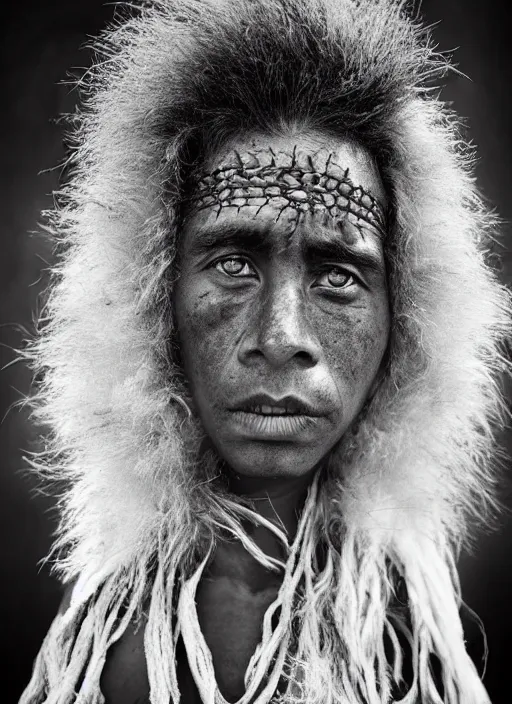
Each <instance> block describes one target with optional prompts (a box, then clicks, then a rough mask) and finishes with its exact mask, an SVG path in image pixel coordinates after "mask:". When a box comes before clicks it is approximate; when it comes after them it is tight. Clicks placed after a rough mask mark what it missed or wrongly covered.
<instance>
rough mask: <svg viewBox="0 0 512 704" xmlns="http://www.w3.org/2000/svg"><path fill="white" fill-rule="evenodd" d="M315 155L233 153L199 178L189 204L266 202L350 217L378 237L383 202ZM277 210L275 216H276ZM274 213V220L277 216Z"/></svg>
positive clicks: (197, 206) (222, 205)
mask: <svg viewBox="0 0 512 704" xmlns="http://www.w3.org/2000/svg"><path fill="white" fill-rule="evenodd" d="M315 157H316V155H309V154H303V153H297V149H296V148H295V149H294V151H293V153H292V154H287V153H283V152H279V153H275V152H273V151H272V149H268V150H265V151H257V152H249V153H247V154H244V155H243V156H241V155H240V154H239V153H238V152H236V151H234V152H233V153H232V155H231V156H230V157H229V158H228V160H227V161H225V162H224V163H223V164H222V165H221V166H220V167H219V168H217V169H215V170H214V171H212V172H211V173H209V174H207V175H204V176H202V177H201V178H200V179H199V181H198V182H197V185H196V188H195V191H194V193H193V195H192V196H191V197H190V198H189V200H188V202H189V203H190V204H191V208H192V210H195V211H197V210H202V209H204V208H209V207H217V208H218V211H217V212H218V213H219V212H220V211H221V210H222V208H225V207H236V208H238V209H240V208H242V207H244V206H247V205H251V206H259V207H260V208H263V207H264V206H265V205H268V204H269V203H270V202H271V203H272V205H273V206H276V205H277V206H278V207H280V211H281V212H280V214H281V213H282V212H284V211H285V210H287V209H290V208H291V209H292V210H294V211H295V212H296V213H297V217H299V216H300V214H301V213H307V212H310V213H313V212H315V213H319V214H321V213H322V212H323V213H325V216H326V217H330V218H331V217H332V218H335V219H336V220H344V219H345V218H348V220H349V221H350V222H352V223H353V224H354V225H355V226H357V227H359V228H361V227H364V224H365V223H366V225H370V226H371V227H373V228H374V229H375V230H376V231H377V232H378V233H379V234H380V236H381V237H384V235H385V231H386V216H385V211H384V208H383V206H382V205H381V204H380V202H379V201H378V200H377V199H376V198H375V197H374V196H373V195H371V194H370V193H368V192H367V191H365V190H364V189H363V188H362V187H361V186H356V185H354V183H353V182H352V180H351V179H350V177H349V170H348V169H343V168H342V167H341V166H339V165H338V164H336V163H335V162H334V161H333V160H332V154H331V155H329V156H328V158H327V160H326V159H325V158H323V159H322V161H323V165H320V164H319V163H315ZM280 214H279V216H280ZM279 216H278V219H279Z"/></svg>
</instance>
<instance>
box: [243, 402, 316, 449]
mask: <svg viewBox="0 0 512 704" xmlns="http://www.w3.org/2000/svg"><path fill="white" fill-rule="evenodd" d="M230 410H231V411H232V413H233V416H232V417H233V419H234V421H235V424H236V426H237V429H238V431H239V432H240V433H241V434H242V435H245V436H246V437H249V438H251V439H255V440H277V441H279V440H282V441H283V440H286V441H292V440H294V439H295V440H300V439H302V440H306V439H307V438H308V437H309V434H308V431H314V430H315V429H316V427H317V425H318V422H319V420H320V417H321V416H323V415H325V414H324V413H321V412H320V411H319V410H318V409H316V408H314V406H312V405H311V404H310V403H308V402H307V401H304V400H303V399H301V398H299V397H297V396H281V397H280V398H275V397H274V396H270V395H269V394H265V393H259V394H253V395H252V396H248V397H247V398H245V399H243V400H241V401H239V402H237V403H236V404H234V406H233V407H232V408H231V409H230Z"/></svg>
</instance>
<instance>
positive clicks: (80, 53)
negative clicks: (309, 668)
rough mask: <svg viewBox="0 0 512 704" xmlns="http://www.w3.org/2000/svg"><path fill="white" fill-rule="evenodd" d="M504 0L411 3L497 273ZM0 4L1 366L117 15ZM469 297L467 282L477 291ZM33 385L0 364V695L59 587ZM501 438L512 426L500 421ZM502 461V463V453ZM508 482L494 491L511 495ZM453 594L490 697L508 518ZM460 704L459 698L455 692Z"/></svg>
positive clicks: (509, 63)
mask: <svg viewBox="0 0 512 704" xmlns="http://www.w3.org/2000/svg"><path fill="white" fill-rule="evenodd" d="M507 5H508V1H507V0H488V1H487V2H482V0H464V2H461V0H424V2H423V6H422V13H423V15H424V17H425V18H426V20H427V23H429V24H433V23H437V22H438V21H439V20H440V23H439V24H438V25H437V26H436V27H435V36H436V38H437V40H438V42H439V46H440V48H441V49H442V50H452V49H457V51H456V59H457V63H458V66H459V68H460V71H461V72H462V73H463V74H466V75H467V76H470V77H471V80H470V79H468V78H464V77H462V76H456V75H453V76H451V77H450V78H449V80H448V83H447V86H446V89H445V91H444V97H445V99H447V100H449V101H451V102H452V103H453V105H454V107H455V109H456V110H457V111H458V112H459V113H460V114H461V115H463V116H464V117H466V118H468V123H469V135H470V136H471V138H472V139H474V141H475V142H476V143H477V144H478V145H479V155H480V161H479V164H478V168H477V175H478V179H479V182H480V185H481V187H482V189H483V191H484V193H485V195H486V196H487V197H488V199H489V201H490V202H491V203H492V204H494V205H495V206H496V208H497V210H498V212H499V213H500V215H501V216H502V217H503V218H504V220H505V226H504V235H505V236H504V240H503V248H502V258H503V271H502V276H503V279H504V280H505V281H507V282H509V283H510V282H511V280H512V242H511V237H512V227H511V225H510V221H511V219H512V202H511V199H510V196H509V194H510V192H511V190H512V161H511V155H512V133H511V129H510V125H511V123H512V91H511V89H510V86H511V84H512V59H511V56H512V53H511V48H510V42H511V39H510V25H509V21H508V17H507ZM9 11H10V14H9V16H7V14H6V11H5V9H4V10H3V14H2V17H1V20H0V22H1V29H0V34H1V41H0V55H1V63H0V66H1V69H2V71H1V75H0V86H1V91H2V98H3V100H2V107H1V108H0V127H1V128H0V140H1V149H0V158H1V159H2V162H3V163H2V166H1V168H0V174H1V179H2V181H1V188H0V199H1V215H2V217H1V218H0V227H1V234H0V342H1V345H0V367H1V366H4V365H9V363H10V362H11V361H12V360H13V358H14V356H15V355H14V353H13V351H12V349H11V348H16V347H18V346H19V345H20V344H21V340H22V339H23V332H22V331H21V330H20V326H21V327H25V328H26V329H27V330H28V331H30V330H32V329H33V326H32V321H33V317H34V315H35V313H36V312H37V296H38V293H39V291H40V290H41V286H42V285H43V284H44V269H45V267H46V262H48V261H49V259H50V251H49V248H48V245H47V244H46V243H45V242H44V241H43V240H42V239H41V238H39V237H38V236H37V235H34V234H33V233H34V232H37V228H38V221H39V213H40V211H41V210H42V209H44V208H46V207H50V206H51V203H52V198H51V192H52V190H53V189H55V188H56V187H57V184H58V181H59V170H58V169H55V168H54V167H57V165H58V164H59V163H60V162H61V160H62V157H63V155H64V149H63V146H62V136H63V135H62V126H61V125H59V124H58V123H57V121H56V118H57V117H58V116H59V114H61V113H63V112H68V111H70V110H71V109H72V107H73V105H74V102H75V100H76V92H75V91H74V90H72V87H71V86H70V85H66V84H65V83H62V81H63V80H65V79H66V76H69V74H70V72H71V74H73V72H74V73H75V74H78V73H80V71H79V70H74V67H77V68H78V69H79V67H82V66H87V65H88V63H89V54H88V51H87V50H85V49H81V47H82V46H83V44H84V42H86V41H87V39H88V37H89V36H91V35H94V34H96V33H97V32H98V31H99V30H100V29H101V28H102V27H103V26H104V24H105V22H107V21H108V20H109V19H110V18H111V17H112V16H113V14H114V7H113V4H110V5H108V6H106V5H104V4H103V3H102V2H101V0H51V1H50V2H46V3H39V2H36V0H24V1H23V2H19V3H17V4H14V3H13V4H11V6H10V8H9ZM475 296H478V291H475ZM29 385H30V372H29V370H28V369H27V368H26V367H24V366H23V365H21V364H13V365H9V366H7V367H6V368H5V369H4V370H3V371H2V372H1V373H0V421H2V422H1V424H0V565H1V569H2V574H1V580H0V609H1V615H0V646H1V650H2V652H1V653H0V668H1V669H0V673H1V675H2V677H1V680H0V701H1V702H6V704H8V703H9V702H16V701H17V698H18V696H19V694H20V692H21V689H22V687H23V685H24V683H26V681H27V679H28V677H29V674H30V669H31V664H32V660H33V658H34V657H35V654H36V652H37V649H38V647H39V645H40V642H41V640H42V638H43V637H44V634H45V632H46V630H47V628H48V626H49V624H50V621H51V619H52V618H53V616H54V614H55V612H56V610H57V607H58V603H59V600H60V587H59V585H58V583H57V582H56V581H55V580H54V579H53V578H52V577H50V576H49V572H48V567H47V566H46V567H45V566H42V567H41V566H40V565H38V563H39V561H40V560H41V559H42V558H43V557H44V556H45V554H47V551H48V549H49V545H50V540H51V533H52V531H53V530H54V528H55V516H54V514H53V512H52V508H53V502H52V500H51V498H49V497H45V496H42V495H36V494H34V486H33V483H32V482H31V480H30V478H29V477H27V476H26V473H25V470H24V463H23V460H22V451H23V450H27V449H31V448H32V449H33V448H35V447H36V445H37V440H38V438H37V435H36V432H35V431H34V430H33V429H32V428H31V427H30V425H29V423H28V419H27V413H26V411H20V410H17V409H16V408H14V409H12V408H11V407H12V404H14V403H15V402H16V401H19V400H20V399H21V398H23V396H24V394H26V393H27V391H28V389H29ZM504 443H505V445H506V446H507V447H508V448H509V451H510V450H512V432H510V431H508V432H506V433H505V434H504ZM508 464H509V465H510V462H509V463H508ZM511 487H512V484H509V483H508V482H507V485H506V486H504V489H503V500H504V502H505V504H506V505H507V506H508V507H509V508H512V488H511ZM460 571H461V578H462V587H463V594H464V597H465V599H466V601H467V602H468V603H469V605H470V606H471V607H472V608H473V609H475V610H476V611H477V613H478V614H479V615H480V616H481V618H482V619H483V621H484V623H485V627H486V631H487V636H488V641H489V649H490V655H489V661H488V668H487V674H486V677H485V682H486V685H487V687H488V690H489V693H490V695H491V698H492V701H493V702H494V703H495V704H501V703H503V704H505V703H506V702H507V703H508V702H509V701H510V696H507V691H508V689H509V687H508V680H509V668H510V667H511V666H512V661H511V659H510V654H511V650H512V649H511V648H510V646H509V628H510V626H511V625H512V519H511V518H510V517H509V515H508V514H507V513H505V515H504V517H503V520H502V526H501V529H500V530H499V531H498V532H495V533H493V534H491V535H485V536H483V537H482V538H481V540H480V541H479V543H478V545H477V546H476V549H475V551H474V554H472V555H471V556H465V557H464V558H463V559H462V560H461V563H460ZM461 704H462V703H461Z"/></svg>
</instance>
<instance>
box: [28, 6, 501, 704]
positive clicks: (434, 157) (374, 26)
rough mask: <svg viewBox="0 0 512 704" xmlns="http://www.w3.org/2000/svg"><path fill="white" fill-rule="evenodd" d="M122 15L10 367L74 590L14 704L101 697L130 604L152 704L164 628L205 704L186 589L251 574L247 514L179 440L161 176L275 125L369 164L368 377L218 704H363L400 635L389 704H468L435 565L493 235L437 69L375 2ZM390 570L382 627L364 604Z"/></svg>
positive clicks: (92, 79)
mask: <svg viewBox="0 0 512 704" xmlns="http://www.w3.org/2000/svg"><path fill="white" fill-rule="evenodd" d="M132 8H133V6H132ZM130 12H133V15H134V16H130ZM126 15H127V16H126V18H125V20H124V21H123V22H119V21H118V23H117V25H116V26H115V27H113V28H112V29H111V30H110V31H109V32H107V33H106V34H105V35H104V36H103V37H102V39H101V40H100V42H99V43H98V51H99V52H100V55H102V56H103V57H104V59H103V60H102V61H100V62H98V64H97V65H96V66H95V67H94V68H92V69H91V71H89V72H88V74H87V75H86V77H85V78H84V81H83V82H82V89H83V98H84V108H83V110H82V112H81V114H80V115H78V116H77V117H76V119H75V122H74V124H75V126H77V127H76V130H77V131H76V135H75V136H76V140H77V143H76V150H75V156H74V157H73V159H72V163H73V165H74V171H73V175H72V178H71V181H70V184H69V185H68V186H67V187H66V188H65V190H64V192H63V193H62V194H61V196H60V200H59V204H58V207H57V208H56V210H55V211H54V212H53V213H50V226H51V228H52V229H53V231H54V232H55V233H56V235H57V243H58V245H57V246H58V250H59V256H58V263H57V264H56V267H55V272H54V273H55V280H54V283H53V286H52V288H51V292H50V295H49V299H48V302H47V305H46V308H45V311H44V314H43V321H42V325H41V328H42V329H41V334H40V336H39V337H38V339H37V341H36V342H35V343H34V344H33V345H32V347H31V349H30V350H29V352H28V355H29V356H30V357H31V359H32V360H33V363H34V367H35V369H36V370H37V371H38V373H39V376H40V378H42V383H41V385H40V387H39V389H38V392H37V396H36V397H35V399H34V404H35V411H34V412H35V414H36V417H37V419H38V420H39V421H41V422H43V423H45V424H47V425H49V427H50V428H51V430H52V436H51V438H50V440H49V446H48V449H47V451H46V452H45V453H44V454H43V455H42V456H40V457H36V458H34V461H33V463H34V467H35V468H36V470H37V471H38V472H40V473H41V474H42V475H44V476H45V477H46V476H49V477H50V478H55V477H56V478H58V479H59V480H61V479H62V478H64V479H65V480H66V486H67V488H66V490H65V492H64V494H63V495H62V497H61V508H62V523H61V526H60V532H59V537H58V541H57V545H56V550H57V553H56V554H57V555H58V560H57V569H59V570H60V574H61V577H62V579H63V580H64V581H75V586H74V589H73V593H72V598H71V603H70V605H69V607H68V608H67V610H66V611H65V613H63V614H61V615H58V616H57V618H56V619H55V621H54V623H53V625H52V626H51V628H50V631H49V633H48V636H47V638H46V640H45V641H44V644H43V646H42V649H41V652H40V654H39V656H38V658H37V661H36V663H35V667H34V672H33V677H32V680H31V681H30V683H29V685H28V686H27V689H26V691H25V693H24V694H23V696H22V698H21V702H22V703H23V704H29V703H30V704H33V703H34V702H37V703H40V702H47V703H51V704H70V703H71V702H76V703H77V704H85V703H87V704H99V703H100V702H103V695H102V694H101V692H100V685H99V682H100V675H101V671H102V668H103V665H104V662H105V657H106V653H107V650H108V648H109V646H110V645H111V644H112V643H113V642H114V641H116V640H117V639H118V638H119V637H120V636H121V635H122V633H123V631H124V630H125V629H126V627H127V625H128V623H129V622H130V621H133V619H136V618H137V616H138V615H140V612H141V610H142V608H144V611H145V612H146V613H147V625H146V629H145V652H146V659H147V666H148V673H149V681H150V688H151V702H152V704H168V703H169V701H171V702H174V703H177V702H179V701H180V695H179V690H178V686H177V679H176V670H175V663H174V660H175V658H174V653H175V645H176V642H177V638H178V636H179V634H180V633H183V636H184V639H185V642H186V644H187V649H188V657H189V662H190V665H191V669H192V672H193V673H194V676H195V678H196V680H197V682H198V684H199V686H200V689H201V695H202V698H203V701H204V702H205V704H213V702H215V701H222V700H221V699H220V698H219V693H218V691H217V688H216V683H215V679H214V673H213V667H212V663H211V656H210V654H209V652H208V650H207V649H206V648H205V645H204V640H202V639H201V638H196V636H197V618H196V617H195V616H194V613H195V612H194V608H193V600H194V593H195V586H196V585H197V581H198V579H199V576H200V573H201V569H202V567H203V565H204V560H205V559H207V557H208V555H209V553H210V551H211V550H212V547H213V545H214V541H215V539H216V536H217V535H218V534H219V531H220V530H223V531H228V532H230V533H232V534H234V535H237V536H238V537H239V539H241V540H244V541H245V544H246V546H247V549H248V550H251V551H252V552H253V553H254V554H255V556H256V557H257V559H259V560H260V561H262V562H263V563H265V560H266V558H265V556H264V555H263V554H262V553H259V552H258V551H257V549H256V547H255V546H254V545H253V544H252V543H251V541H250V540H249V539H248V537H247V536H246V535H245V534H244V531H243V529H242V527H241V521H242V519H243V518H244V517H246V518H247V517H248V516H249V517H250V518H251V520H257V519H256V517H255V516H254V515H253V516H251V512H250V510H249V509H248V508H247V507H244V506H243V505H241V504H240V503H239V502H238V501H237V500H236V499H235V498H234V497H230V496H229V495H228V494H227V493H226V492H223V491H222V490H221V489H219V488H218V487H217V485H216V482H215V481H212V479H213V477H214V476H215V473H216V472H217V471H218V467H217V461H216V460H215V459H214V458H208V455H207V453H206V454H204V455H202V456H201V457H202V459H201V461H199V459H198V452H197V450H194V447H195V446H197V445H199V439H196V440H195V441H194V440H187V438H191V437H192V438H193V437H196V438H198V436H197V435H195V436H193V435H191V428H192V427H195V426H194V421H193V419H191V420H189V421H187V420H186V413H185V412H184V408H186V402H187V401H186V397H185V396H184V392H183V390H182V387H181V383H180V381H179V379H180V377H179V373H178V366H177V363H175V362H174V361H173V357H172V356H173V348H172V345H170V343H169V339H170V337H172V315H171V314H170V310H171V308H170V305H171V296H170V292H171V291H172V275H171V272H172V271H173V268H172V262H173V256H174V253H175V236H176V231H177V229H178V225H177V213H178V203H179V199H180V197H181V189H182V182H181V180H180V179H181V178H182V177H183V174H184V173H185V172H184V169H185V168H186V165H187V164H189V163H190V155H191V154H192V155H193V149H192V148H191V147H190V144H191V143H194V144H196V146H197V144H200V143H201V142H200V138H199V136H200V135H203V137H202V139H203V141H204V140H206V137H205V136H204V135H207V136H208V140H209V141H207V144H219V143H221V142H222V140H223V139H224V138H225V137H226V136H229V134H232V133H233V132H234V131H236V130H237V129H240V128H243V129H245V128H247V129H260V130H262V131H264V130H265V129H266V130H267V131H268V130H270V129H278V128H279V124H280V122H279V120H280V119H281V121H282V122H281V124H283V123H284V124H286V123H288V124H289V123H290V122H292V123H293V121H295V122H296V123H299V124H300V123H301V121H302V124H304V125H305V126H307V127H312V128H315V129H324V130H335V129H338V130H339V131H340V133H341V134H347V133H348V134H350V135H351V136H353V137H354V138H355V139H356V140H359V141H360V142H361V143H363V144H366V145H367V146H368V147H369V148H370V149H371V150H372V151H373V153H374V154H375V155H376V158H377V160H378V163H379V167H380V169H381V173H382V175H383V178H384V181H385V184H386V186H387V189H388V192H389V193H390V196H391V200H392V211H393V212H392V217H391V219H390V223H389V236H388V241H387V242H386V246H387V253H388V262H389V268H390V287H391V291H392V306H393V333H392V339H391V343H390V350H389V364H388V369H387V373H386V376H385V378H384V380H383V382H382V384H381V385H380V388H379V390H378V392H377V394H376V395H375V397H374V398H373V399H372V401H371V403H370V404H369V406H368V408H367V409H366V410H365V413H364V416H362V417H361V418H360V420H359V422H358V423H357V424H356V425H357V427H356V428H354V430H353V431H352V432H351V433H350V434H349V435H347V437H345V438H344V439H343V441H342V443H341V445H340V446H339V447H338V448H337V449H336V451H334V452H333V453H332V456H331V457H330V459H329V463H328V467H327V468H326V470H325V477H324V479H323V480H322V481H319V482H316V483H315V485H314V486H313V487H312V489H311V491H310V494H309V498H308V501H307V505H306V508H305V510H304V514H303V517H302V520H301V525H300V529H299V532H298V535H297V538H296V540H295V542H294V544H293V545H292V546H290V548H289V559H288V561H287V563H286V565H282V564H275V563H270V564H269V567H270V568H271V569H280V570H283V572H284V582H283V586H282V589H281V591H280V593H279V597H278V600H277V602H276V603H275V604H274V605H273V606H272V607H271V608H270V609H269V612H268V613H267V617H266V619H265V622H264V627H263V637H262V641H261V644H260V646H259V647H258V649H257V650H256V652H255V654H254V656H253V658H252V660H251V662H250V665H249V667H248V671H247V673H246V686H247V694H246V696H244V697H243V698H242V700H241V702H243V704H246V703H247V702H249V701H250V700H251V698H252V697H253V695H254V693H255V692H256V690H257V689H258V685H259V683H260V682H262V681H264V682H267V683H268V684H267V686H265V688H264V689H263V691H262V693H261V694H259V696H258V697H257V698H256V699H255V700H254V701H255V702H257V704H263V702H269V701H270V699H271V697H272V693H273V691H275V689H276V687H277V685H278V682H280V683H281V684H279V687H280V689H281V691H282V690H283V689H284V692H283V691H282V697H281V700H282V701H284V702H308V704H314V703H318V704H320V702H321V704H334V703H341V702H343V703H345V702H347V703H349V704H363V703H365V704H383V703H384V702H388V701H389V700H390V697H391V694H390V693H391V691H392V689H393V687H394V686H395V683H398V682H400V681H401V677H402V650H401V646H400V643H399V641H398V635H399V634H401V637H402V639H403V636H404V635H405V638H406V640H407V642H408V644H409V645H408V647H409V648H410V657H412V664H413V675H414V676H413V679H412V684H411V685H410V687H409V689H408V691H407V693H406V694H405V696H404V697H403V699H402V700H401V701H402V702H404V703H405V704H412V703H416V702H418V701H423V702H429V704H439V703H440V702H441V701H444V702H447V703H448V704H460V703H462V702H464V704H483V703H484V702H488V697H487V694H486V692H485V690H484V687H483V685H482V684H481V682H480V680H479V677H478V675H477V672H476V670H475V668H474V666H473V664H472V662H471V660H470V659H469V657H468V655H467V654H466V651H465V647H464V641H463V632H462V628H461V623H460V619H459V613H458V609H459V606H460V594H459V584H458V578H457V574H456V569H455V561H456V559H457V555H458V551H459V549H460V547H461V545H462V544H463V542H464V541H465V540H466V538H467V525H468V523H471V524H474V523H475V522H478V521H477V519H478V520H484V521H488V519H489V514H490V509H492V508H493V507H494V502H493V487H494V478H493V472H492V470H491V468H490V458H491V450H492V441H493V438H492V428H493V427H494V426H495V425H496V423H499V422H501V421H500V418H501V414H502V413H503V407H502V403H501V399H500V395H499V391H498V387H497V381H496V376H497V374H498V373H499V372H500V371H501V370H503V368H504V367H505V363H504V361H503V358H502V356H501V354H500V346H501V344H502V341H503V338H504V335H505V334H506V333H507V332H508V325H509V321H508V313H507V310H508V305H509V299H508V295H507V293H506V291H505V290H504V289H503V288H502V287H501V286H500V285H499V283H498V282H497V281H496V279H495V277H494V275H493V273H492V272H491V271H490V270H489V269H488V267H487V266H486V264H485V263H484V247H485V242H486V239H487V235H488V234H489V231H490V229H491V228H492V225H493V223H492V221H491V217H490V216H489V214H488V213H487V212H486V211H485V208H484V207H483V205H482V202H481V200H480V199H479V196H478V194H477V193H476V191H475V188H474V184H473V179H472V176H471V155H469V154H468V149H467V147H466V146H464V144H463V142H462V141H461V139H460V137H459V135H458V132H457V129H456V128H457V125H456V122H455V121H454V120H453V118H452V116H451V115H450V114H449V113H448V112H447V110H446V109H445V107H444V106H443V105H442V104H441V103H440V101H439V100H438V99H437V97H436V95H435V93H434V89H433V88H428V86H431V85H434V84H433V83H432V81H433V80H440V79H441V78H442V75H443V72H444V71H445V70H446V65H445V63H444V62H443V61H442V60H441V59H440V58H439V57H438V56H436V55H435V54H434V53H433V50H432V47H431V45H430V40H429V38H428V36H427V35H425V33H424V32H423V31H422V30H421V29H420V28H419V27H418V26H417V23H416V21H415V20H413V19H411V18H410V17H409V16H407V14H406V12H405V9H404V3H402V2H397V1H394V0H368V1H366V2H364V1H363V0H357V1H356V0H238V2H232V0H179V1H178V0H169V1H164V0H159V1H153V2H144V3H142V5H141V7H140V8H139V9H138V10H137V11H133V10H130V9H127V10H126ZM212 135H213V136H212ZM194 140H195V141H194ZM186 145H189V146H188V151H186V149H185V146H186ZM191 149H192V151H191ZM200 153H201V150H200V148H199V147H198V154H200ZM194 158H196V157H194ZM197 158H200V157H197ZM187 159H188V161H187ZM274 530H275V531H277V533H279V531H278V529H277V528H274ZM280 535H281V537H282V539H283V540H284V541H286V539H285V536H284V535H282V534H280ZM318 544H323V545H324V546H326V548H327V549H326V551H325V553H326V558H325V563H322V564H319V563H318V562H317V557H316V555H317V551H316V550H315V547H316V546H317V545H318ZM393 575H395V576H396V575H398V576H400V577H401V578H403V580H404V581H405V585H406V588H407V593H408V599H409V616H408V618H407V619H405V618H404V619H401V618H399V617H397V616H396V615H394V614H393V613H392V611H393V610H392V609H390V608H388V606H389V604H390V602H391V600H392V598H393V593H394V592H393V590H394V584H395V581H396V580H395V578H394V576H393ZM278 607H280V615H279V617H278V624H277V627H276V628H275V630H272V627H271V617H272V613H274V612H277V610H278ZM292 616H293V618H292ZM292 624H293V632H292ZM292 639H293V647H290V644H291V642H292ZM386 640H387V641H389V642H390V643H391V652H392V657H391V658H390V662H389V663H388V661H387V658H386V653H385V652H384V642H385V641H386ZM431 656H435V657H437V658H438V659H439V660H440V662H441V664H442V686H443V689H444V694H443V695H441V694H440V693H439V692H438V690H437V689H436V685H435V683H434V678H433V674H432V671H431V666H430V663H431ZM388 657H389V655H388ZM283 680H284V682H285V685H284V687H283V685H282V682H283ZM276 696H277V695H276ZM274 700H276V699H275V697H274Z"/></svg>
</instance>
